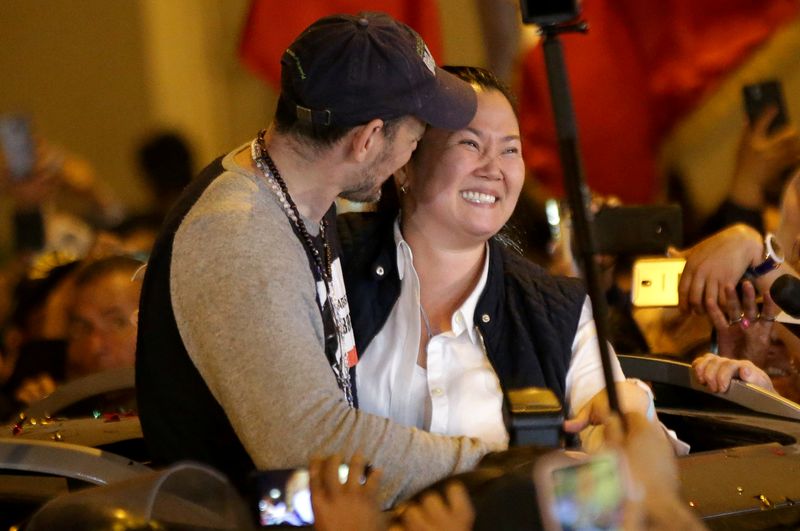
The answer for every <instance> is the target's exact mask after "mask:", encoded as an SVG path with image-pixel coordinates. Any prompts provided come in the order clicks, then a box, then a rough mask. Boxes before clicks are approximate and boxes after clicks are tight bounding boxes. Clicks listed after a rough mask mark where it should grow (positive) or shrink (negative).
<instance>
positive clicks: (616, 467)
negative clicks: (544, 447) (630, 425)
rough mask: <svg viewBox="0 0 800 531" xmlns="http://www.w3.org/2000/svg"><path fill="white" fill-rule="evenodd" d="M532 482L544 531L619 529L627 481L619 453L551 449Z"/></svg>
mask: <svg viewBox="0 0 800 531" xmlns="http://www.w3.org/2000/svg"><path fill="white" fill-rule="evenodd" d="M533 481H534V484H535V485H536V496H537V502H538V504H539V513H540V515H541V518H542V525H543V527H544V529H545V531H562V530H563V531H578V530H608V531H616V530H622V524H623V516H624V512H625V502H626V500H627V499H628V491H629V488H630V487H629V485H630V481H629V480H628V473H627V469H626V467H625V463H624V460H623V458H622V456H621V455H619V454H618V453H616V452H602V453H598V454H593V455H588V454H579V453H577V452H563V451H556V452H551V453H548V454H545V455H543V456H542V457H540V458H539V460H538V461H537V462H536V465H535V466H534V469H533Z"/></svg>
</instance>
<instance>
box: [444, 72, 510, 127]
mask: <svg viewBox="0 0 800 531" xmlns="http://www.w3.org/2000/svg"><path fill="white" fill-rule="evenodd" d="M442 69H444V70H447V71H448V72H450V73H451V74H453V75H455V76H458V77H460V78H461V79H463V80H464V81H466V82H467V83H469V84H470V85H477V86H479V87H481V88H483V89H493V90H497V91H499V92H500V93H502V94H503V96H505V97H506V99H507V100H508V102H509V103H510V104H511V108H512V109H514V114H515V115H517V118H519V109H518V106H517V98H516V96H514V93H513V92H512V91H511V89H510V88H509V87H508V85H506V84H505V83H503V82H502V81H500V79H498V77H497V76H496V75H494V74H493V73H491V72H490V71H489V70H486V69H485V68H481V67H479V66H450V65H445V66H443V67H442Z"/></svg>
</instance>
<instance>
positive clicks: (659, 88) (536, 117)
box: [520, 0, 800, 203]
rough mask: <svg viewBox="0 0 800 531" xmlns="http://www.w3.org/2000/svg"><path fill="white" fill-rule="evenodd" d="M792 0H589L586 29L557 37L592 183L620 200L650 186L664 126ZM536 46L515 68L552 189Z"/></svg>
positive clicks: (651, 192) (534, 160)
mask: <svg viewBox="0 0 800 531" xmlns="http://www.w3.org/2000/svg"><path fill="white" fill-rule="evenodd" d="M798 11H800V3H798V2H797V0H703V1H697V0H646V1H645V0H590V1H588V2H584V14H585V17H586V19H587V20H588V21H589V23H590V25H591V30H590V32H589V34H588V35H587V36H577V35H569V36H565V37H563V43H564V55H565V58H566V62H567V70H568V72H569V77H570V82H571V91H572V95H573V100H574V105H575V112H576V115H577V120H578V128H579V129H578V130H579V137H580V145H581V149H582V155H583V160H584V163H585V169H586V175H587V181H588V183H589V186H590V187H591V188H592V189H593V190H595V191H597V192H600V193H602V194H614V195H617V196H619V197H620V198H621V199H622V200H623V201H626V202H632V203H644V202H648V201H650V200H652V199H653V198H654V196H655V193H656V189H657V187H656V183H657V181H658V170H657V164H656V154H657V151H658V148H659V145H660V143H661V141H662V140H663V138H664V136H665V135H666V134H667V133H668V131H669V129H670V128H671V127H672V126H674V125H675V123H676V122H677V121H678V120H679V119H680V118H681V117H683V116H685V115H686V114H687V113H688V112H689V111H691V109H692V108H693V107H694V106H695V105H697V103H698V102H699V101H700V99H701V98H702V97H703V96H705V95H707V94H708V93H709V92H711V91H713V90H714V89H715V88H716V87H717V86H718V85H719V83H720V82H721V81H722V79H723V78H724V76H725V75H726V74H727V73H729V72H730V71H732V70H733V69H734V68H736V67H737V66H739V65H740V64H741V63H742V62H743V61H744V60H745V59H746V58H747V57H748V56H749V54H750V53H751V52H752V51H753V50H754V49H755V48H756V47H757V46H759V45H760V44H762V43H763V42H764V41H765V40H766V39H767V38H768V37H769V36H770V35H771V34H772V32H774V31H775V29H776V28H777V27H778V26H780V25H781V24H782V23H785V22H788V21H790V20H791V19H792V18H793V17H795V16H797V14H798ZM546 87H547V84H546V78H545V75H544V65H543V60H542V51H541V50H540V49H534V50H531V52H530V53H529V54H528V56H527V57H526V59H525V64H524V66H523V73H522V87H521V98H520V99H521V102H520V103H521V110H522V128H523V138H524V144H523V145H524V149H525V158H526V162H527V164H528V166H529V167H530V168H531V169H532V170H533V171H534V173H535V174H536V177H537V178H538V179H540V180H541V181H542V182H543V183H544V184H545V185H547V186H548V187H549V188H550V189H552V190H555V191H556V192H560V191H561V190H562V184H561V169H560V165H559V162H558V155H557V153H558V151H557V144H556V139H555V131H554V127H553V119H552V113H551V110H550V103H549V95H548V93H547V91H546V90H547V89H546Z"/></svg>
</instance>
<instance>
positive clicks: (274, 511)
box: [253, 464, 349, 527]
mask: <svg viewBox="0 0 800 531" xmlns="http://www.w3.org/2000/svg"><path fill="white" fill-rule="evenodd" d="M348 472H349V467H348V466H347V465H344V464H342V465H340V466H339V482H340V483H344V482H345V481H347V475H348ZM253 482H254V492H255V498H256V499H255V504H256V510H257V517H258V524H259V525H260V526H261V527H268V526H273V525H282V526H296V527H306V526H310V525H312V524H313V523H314V511H313V510H312V508H311V489H310V488H309V475H308V470H306V469H305V468H293V469H286V470H267V471H259V472H256V473H255V474H254V475H253Z"/></svg>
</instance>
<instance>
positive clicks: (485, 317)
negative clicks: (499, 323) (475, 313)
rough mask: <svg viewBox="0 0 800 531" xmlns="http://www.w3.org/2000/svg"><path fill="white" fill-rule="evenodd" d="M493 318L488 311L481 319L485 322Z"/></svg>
mask: <svg viewBox="0 0 800 531" xmlns="http://www.w3.org/2000/svg"><path fill="white" fill-rule="evenodd" d="M491 320H492V318H491V317H489V314H488V313H485V314H483V315H481V321H483V322H484V323H488V322H489V321H491Z"/></svg>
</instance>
